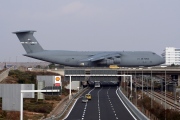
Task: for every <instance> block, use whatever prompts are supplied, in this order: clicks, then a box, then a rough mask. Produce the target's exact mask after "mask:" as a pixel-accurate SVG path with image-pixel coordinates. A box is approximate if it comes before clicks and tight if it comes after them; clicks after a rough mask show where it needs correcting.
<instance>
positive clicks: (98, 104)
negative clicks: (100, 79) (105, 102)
mask: <svg viewBox="0 0 180 120" xmlns="http://www.w3.org/2000/svg"><path fill="white" fill-rule="evenodd" d="M102 88H103V87H102ZM102 88H101V89H100V90H99V91H98V93H97V95H98V112H99V120H100V119H101V114H100V106H99V92H100V91H101V90H102Z"/></svg>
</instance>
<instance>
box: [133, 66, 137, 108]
mask: <svg viewBox="0 0 180 120" xmlns="http://www.w3.org/2000/svg"><path fill="white" fill-rule="evenodd" d="M133 69H134V70H135V77H134V78H135V79H134V81H135V82H134V83H136V84H134V85H135V90H136V91H135V92H136V106H137V79H136V68H133Z"/></svg>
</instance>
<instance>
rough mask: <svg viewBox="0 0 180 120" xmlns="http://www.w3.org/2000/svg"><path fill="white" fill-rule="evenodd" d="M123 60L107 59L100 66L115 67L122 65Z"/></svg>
mask: <svg viewBox="0 0 180 120" xmlns="http://www.w3.org/2000/svg"><path fill="white" fill-rule="evenodd" d="M120 63H121V58H113V59H106V60H103V61H101V62H100V64H103V65H114V64H120Z"/></svg>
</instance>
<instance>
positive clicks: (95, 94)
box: [65, 87, 136, 120]
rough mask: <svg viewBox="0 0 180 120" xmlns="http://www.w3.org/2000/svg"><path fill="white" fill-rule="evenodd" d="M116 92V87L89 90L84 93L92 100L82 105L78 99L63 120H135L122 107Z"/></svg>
mask: <svg viewBox="0 0 180 120" xmlns="http://www.w3.org/2000/svg"><path fill="white" fill-rule="evenodd" d="M116 90H117V87H101V88H92V89H90V90H89V91H87V92H86V93H90V94H91V96H92V99H91V100H89V101H88V102H87V103H82V98H79V99H78V100H77V102H76V104H75V105H74V107H73V108H72V110H71V111H70V112H69V115H68V116H67V118H66V119H65V120H136V118H135V117H134V116H132V114H131V113H130V112H129V111H128V110H127V109H126V107H125V106H124V105H123V103H122V102H121V100H120V99H119V97H118V95H117V94H116ZM86 93H85V94H86ZM85 94H84V95H85Z"/></svg>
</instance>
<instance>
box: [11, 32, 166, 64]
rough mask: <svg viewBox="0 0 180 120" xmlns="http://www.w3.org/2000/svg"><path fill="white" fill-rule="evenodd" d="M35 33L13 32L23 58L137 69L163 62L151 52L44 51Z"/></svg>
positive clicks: (57, 62) (56, 62)
mask: <svg viewBox="0 0 180 120" xmlns="http://www.w3.org/2000/svg"><path fill="white" fill-rule="evenodd" d="M34 32H36V31H33V30H25V31H17V32H13V33H15V34H16V35H17V37H18V38H19V40H20V42H21V44H22V46H23V47H24V49H25V50H26V53H27V54H24V56H27V57H31V58H35V59H39V60H43V61H47V62H51V63H55V64H61V65H66V66H74V67H75V66H85V67H96V66H109V65H117V66H120V67H139V66H156V65H160V64H163V63H164V62H165V60H164V58H162V57H161V56H159V55H157V54H156V53H154V52H151V51H108V52H105V51H104V52H103V51H101V52H100V51H99V52H98V51H91V52H89V51H86V52H84V51H83V52H82V51H66V50H44V49H43V48H42V47H41V45H40V44H39V43H38V41H37V40H36V39H35V37H34V36H33V33H34Z"/></svg>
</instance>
